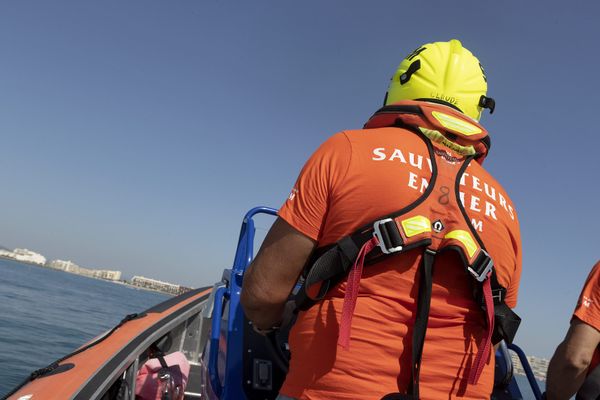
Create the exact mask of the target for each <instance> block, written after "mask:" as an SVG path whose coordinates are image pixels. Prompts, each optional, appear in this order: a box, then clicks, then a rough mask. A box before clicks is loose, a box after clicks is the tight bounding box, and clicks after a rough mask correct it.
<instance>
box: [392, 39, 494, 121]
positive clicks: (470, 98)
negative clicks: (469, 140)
mask: <svg viewBox="0 0 600 400" xmlns="http://www.w3.org/2000/svg"><path fill="white" fill-rule="evenodd" d="M486 92H487V78H486V76H485V71H484V70H483V67H482V66H481V64H480V63H479V60H478V59H477V57H475V56H474V55H473V54H472V53H471V52H470V51H469V50H467V49H465V48H464V47H462V44H461V43H460V41H458V40H456V39H452V40H450V41H449V42H435V43H428V44H425V45H423V46H421V47H419V48H418V49H416V50H415V51H413V52H412V53H410V54H409V55H408V56H407V57H406V58H405V59H404V60H402V62H401V63H400V66H399V67H398V70H396V73H395V74H394V76H393V77H392V82H391V83H390V86H389V87H388V91H387V93H386V95H385V100H384V105H388V104H393V103H396V102H398V101H401V100H427V101H432V102H437V103H443V104H446V105H449V106H452V107H454V108H457V109H458V110H459V111H461V112H462V113H463V114H466V115H468V116H469V117H471V118H473V119H475V120H476V121H479V118H480V117H481V111H483V109H484V108H489V109H490V113H492V112H493V111H494V108H495V102H494V99H492V98H490V97H486Z"/></svg>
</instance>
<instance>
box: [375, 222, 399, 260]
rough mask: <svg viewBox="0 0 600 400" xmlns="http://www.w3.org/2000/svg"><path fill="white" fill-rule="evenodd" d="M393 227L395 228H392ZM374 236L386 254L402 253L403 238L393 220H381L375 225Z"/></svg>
mask: <svg viewBox="0 0 600 400" xmlns="http://www.w3.org/2000/svg"><path fill="white" fill-rule="evenodd" d="M392 226H393V228H392ZM373 236H374V237H375V238H376V239H377V241H378V244H377V245H378V246H379V248H380V249H381V251H382V252H383V253H384V254H392V253H397V252H399V251H402V249H403V247H402V244H403V243H402V236H400V231H399V230H398V227H397V226H396V223H395V222H394V220H393V219H391V218H385V219H380V220H379V221H375V223H373Z"/></svg>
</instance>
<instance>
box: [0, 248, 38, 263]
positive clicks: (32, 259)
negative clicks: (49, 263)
mask: <svg viewBox="0 0 600 400" xmlns="http://www.w3.org/2000/svg"><path fill="white" fill-rule="evenodd" d="M0 256H1V257H7V258H12V259H15V260H17V261H21V262H26V263H31V264H38V265H44V264H46V257H44V256H43V255H41V254H40V253H36V252H35V251H31V250H27V249H18V248H17V249H14V250H13V251H9V250H4V249H0Z"/></svg>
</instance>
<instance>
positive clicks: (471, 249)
mask: <svg viewBox="0 0 600 400" xmlns="http://www.w3.org/2000/svg"><path fill="white" fill-rule="evenodd" d="M444 238H446V239H456V240H458V241H459V242H461V243H462V244H464V245H465V248H466V249H467V253H469V258H471V257H473V255H474V254H475V252H476V251H477V249H478V248H479V246H477V243H475V240H473V237H472V236H471V234H470V233H469V232H467V231H463V230H460V229H459V230H456V231H452V232H448V233H447V234H446V236H444Z"/></svg>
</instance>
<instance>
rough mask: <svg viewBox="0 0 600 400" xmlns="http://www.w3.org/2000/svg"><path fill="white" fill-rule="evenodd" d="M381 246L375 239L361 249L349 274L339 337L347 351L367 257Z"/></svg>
mask: <svg viewBox="0 0 600 400" xmlns="http://www.w3.org/2000/svg"><path fill="white" fill-rule="evenodd" d="M378 244H379V240H377V238H375V237H373V238H372V239H371V240H369V241H368V242H366V243H365V244H364V245H363V247H361V249H360V251H359V252H358V256H357V257H356V261H355V262H354V265H353V266H352V269H351V270H350V273H349V274H348V280H347V281H346V293H345V294H344V305H343V306H342V319H341V321H340V333H339V336H338V345H340V346H342V347H343V348H344V349H345V350H348V349H349V348H350V330H351V328H352V315H353V314H354V309H355V308H356V299H357V297H358V288H359V286H360V278H361V276H362V271H363V266H364V263H365V257H366V256H367V254H369V253H370V252H371V250H373V249H374V248H375V246H377V245H378Z"/></svg>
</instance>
